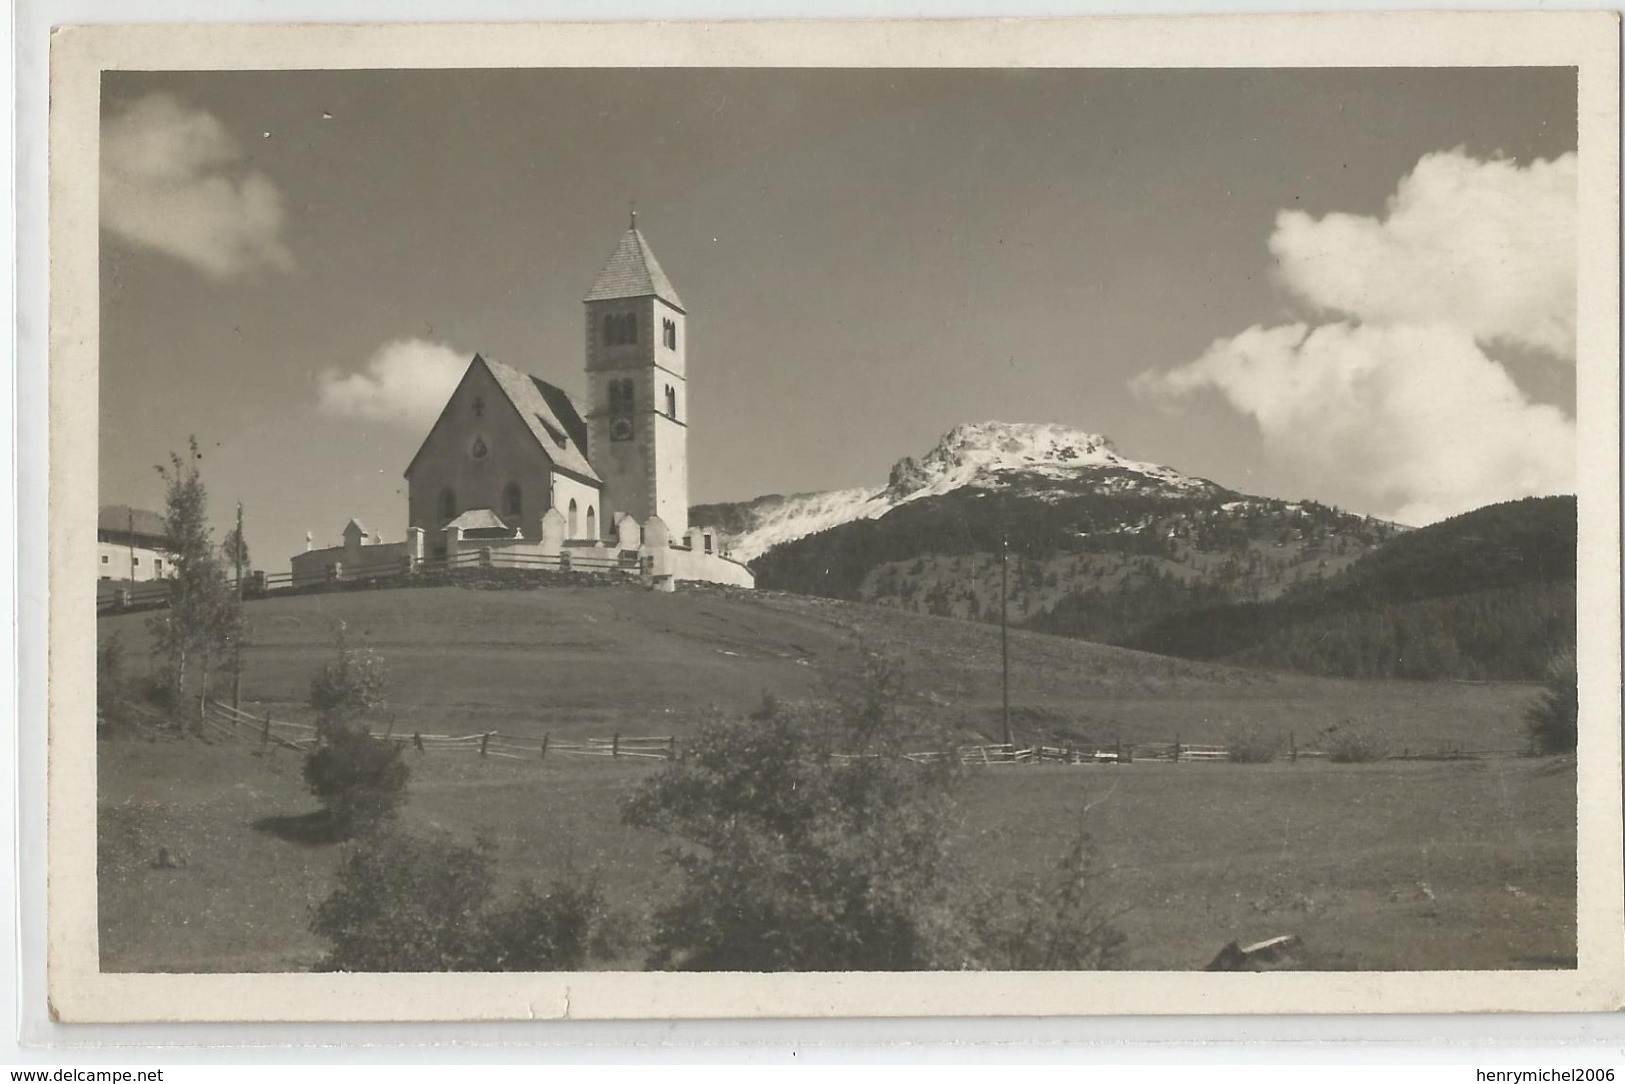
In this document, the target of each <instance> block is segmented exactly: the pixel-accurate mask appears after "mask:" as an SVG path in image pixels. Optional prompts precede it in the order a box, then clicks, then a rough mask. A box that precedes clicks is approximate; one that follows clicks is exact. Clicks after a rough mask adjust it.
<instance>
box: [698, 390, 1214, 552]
mask: <svg viewBox="0 0 1625 1084" xmlns="http://www.w3.org/2000/svg"><path fill="white" fill-rule="evenodd" d="M1080 481H1082V482H1087V483H1090V484H1092V485H1093V486H1094V488H1096V489H1097V490H1098V491H1100V492H1111V491H1114V490H1115V491H1122V490H1125V489H1137V490H1139V491H1142V492H1161V493H1164V494H1167V495H1179V494H1195V493H1200V494H1204V495H1211V494H1217V493H1228V492H1230V491H1229V490H1225V489H1224V488H1223V487H1221V486H1218V485H1217V484H1215V483H1213V482H1210V481H1208V480H1207V479H1205V478H1196V477H1193V476H1190V475H1186V474H1182V473H1180V472H1179V471H1176V470H1173V469H1171V468H1169V467H1164V466H1161V465H1159V464H1156V463H1148V462H1142V461H1139V460H1133V459H1129V458H1127V457H1125V456H1123V455H1121V454H1120V453H1119V452H1118V451H1117V449H1116V446H1115V445H1114V444H1113V443H1112V441H1111V440H1110V439H1109V438H1107V437H1104V436H1101V435H1100V434H1098V433H1092V432H1088V431H1086V430H1083V429H1079V428H1077V427H1074V426H1069V425H1062V424H1059V423H1051V422H1001V421H983V422H963V423H961V424H959V425H956V426H954V427H953V428H951V429H949V430H948V431H947V432H946V433H945V434H943V436H942V438H941V439H940V440H938V442H937V444H936V445H935V446H934V447H933V448H932V449H931V450H930V451H929V452H927V453H926V454H925V455H923V456H921V457H919V458H915V457H914V456H904V457H903V458H901V459H899V460H897V462H895V463H893V464H892V467H891V470H890V472H889V473H888V476H887V481H886V484H885V485H883V486H858V487H852V488H847V489H834V490H817V491H813V492H808V493H793V494H789V495H782V494H766V495H763V496H760V497H756V498H754V499H752V500H750V501H741V502H732V503H722V504H708V505H696V506H695V507H694V509H693V511H692V512H691V514H690V519H691V520H692V521H694V522H706V523H711V524H714V525H715V526H718V527H720V528H722V529H723V530H724V531H726V532H727V533H728V534H729V535H730V539H729V546H730V552H731V554H732V555H733V556H734V557H735V558H737V559H738V560H741V561H745V562H747V563H748V562H750V561H753V560H755V559H756V558H757V557H760V556H762V555H763V554H764V553H766V552H768V551H769V550H771V549H773V548H774V547H775V546H780V545H784V544H786V543H790V542H795V541H797V540H799V539H802V538H806V537H808V536H809V535H814V534H818V533H820V532H822V531H827V530H831V529H833V528H836V527H839V526H841V525H843V524H846V523H851V522H855V521H857V520H865V519H880V518H881V517H883V516H885V515H887V514H888V513H890V512H892V511H894V510H895V509H897V508H899V507H901V506H903V505H906V504H910V503H912V502H915V501H918V500H923V499H928V498H931V497H939V496H944V495H946V494H949V493H952V492H954V491H956V490H960V489H965V488H967V487H976V488H980V489H985V490H988V491H998V490H1000V489H1006V488H1010V487H1011V486H1014V485H1016V484H1024V485H1025V488H1026V490H1027V492H1026V493H1024V494H1023V496H1026V497H1029V498H1034V499H1039V500H1050V501H1055V500H1061V499H1065V498H1066V497H1069V496H1074V495H1076V492H1077V488H1078V485H1079V483H1080ZM1046 483H1048V486H1047V488H1046Z"/></svg>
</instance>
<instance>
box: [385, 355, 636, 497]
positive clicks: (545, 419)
mask: <svg viewBox="0 0 1625 1084" xmlns="http://www.w3.org/2000/svg"><path fill="white" fill-rule="evenodd" d="M476 365H483V366H484V367H485V371H486V372H488V373H490V374H491V380H492V381H493V382H494V383H495V384H496V386H497V388H498V389H500V390H501V392H502V394H503V396H504V397H505V398H506V399H507V400H508V403H509V405H511V406H512V407H513V408H514V410H516V411H518V412H519V418H520V420H521V421H523V422H524V423H525V428H526V429H528V430H530V435H531V436H532V437H534V438H535V440H536V443H537V445H538V446H539V447H540V448H541V449H542V452H543V453H544V454H545V455H546V456H547V458H548V459H549V460H550V461H551V462H552V464H553V466H554V467H555V468H556V469H558V470H560V471H563V472H564V473H565V474H568V475H571V476H572V477H575V478H579V479H580V480H581V481H583V482H586V483H587V484H589V485H596V486H602V485H603V484H604V480H603V479H602V478H600V477H598V472H597V471H595V470H593V469H592V464H591V463H589V462H587V426H586V423H584V422H583V421H582V420H581V412H580V411H579V410H577V409H576V406H575V403H574V401H572V400H571V398H570V396H569V395H567V394H566V393H565V392H564V391H563V389H560V388H555V387H554V386H553V385H551V384H549V383H547V382H546V381H545V380H538V379H536V378H535V377H534V376H531V375H530V374H529V373H523V372H520V371H519V370H518V369H515V368H514V367H513V366H511V365H504V364H502V363H501V362H500V361H492V360H490V359H489V358H485V357H481V356H480V355H479V354H475V355H474V360H473V361H471V362H469V364H468V369H467V370H466V371H465V372H464V373H463V379H462V380H460V381H458V383H457V387H458V389H459V390H461V389H462V387H463V385H464V384H466V383H467V382H468V379H469V375H470V374H471V373H472V372H473V371H474V367H475V366H476ZM456 398H457V393H456V392H455V391H454V392H453V393H452V395H451V398H449V399H447V401H446V407H445V409H444V410H442V411H441V412H440V418H439V419H438V420H437V421H436V422H435V423H434V425H433V426H431V427H430V428H429V433H428V435H427V436H425V437H424V438H423V443H422V444H421V445H419V447H418V450H417V454H416V455H414V456H412V462H410V463H408V464H407V466H406V476H407V477H408V478H410V477H411V476H412V471H413V469H414V468H416V467H417V465H418V459H419V458H421V457H422V455H423V453H424V450H425V449H427V448H428V447H429V443H430V442H431V441H432V440H433V438H434V434H435V431H436V430H437V429H439V428H440V426H441V424H442V423H443V422H445V421H446V418H447V417H448V415H449V413H450V411H451V404H452V402H453V401H455V400H456Z"/></svg>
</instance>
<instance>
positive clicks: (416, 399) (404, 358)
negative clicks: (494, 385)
mask: <svg viewBox="0 0 1625 1084" xmlns="http://www.w3.org/2000/svg"><path fill="white" fill-rule="evenodd" d="M470 357H472V355H469V354H464V353H461V352H459V351H457V350H454V349H453V348H451V347H449V346H447V345H445V344H444V343H434V342H426V341H425V340H423V339H396V340H394V341H393V342H387V343H385V344H384V345H383V346H380V347H379V348H378V349H377V350H376V351H374V352H373V355H372V357H370V358H368V359H367V362H366V364H365V365H364V366H363V367H362V370H361V371H360V372H355V373H348V374H346V373H341V372H339V371H337V370H334V369H329V370H328V371H326V372H324V373H322V374H321V375H319V376H318V377H317V378H316V396H317V398H316V406H317V409H318V410H320V411H321V412H322V413H324V414H328V415H332V416H334V417H339V418H360V419H363V420H365V421H374V422H385V423H390V424H399V425H405V426H413V427H417V428H423V429H427V427H428V426H430V425H432V424H434V421H435V419H436V418H438V417H439V416H440V411H441V409H442V408H444V407H445V405H446V400H447V399H448V398H450V397H451V393H452V389H454V388H455V387H456V386H457V381H458V380H460V379H461V378H462V375H463V371H464V370H465V369H467V368H468V362H469V359H470Z"/></svg>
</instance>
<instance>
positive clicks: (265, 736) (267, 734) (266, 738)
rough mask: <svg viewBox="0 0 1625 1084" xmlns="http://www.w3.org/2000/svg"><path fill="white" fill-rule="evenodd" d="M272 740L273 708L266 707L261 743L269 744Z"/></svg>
mask: <svg viewBox="0 0 1625 1084" xmlns="http://www.w3.org/2000/svg"><path fill="white" fill-rule="evenodd" d="M270 741H271V709H270V708H266V709H265V728H264V729H263V730H261V731H260V744H261V745H267V744H269V743H270Z"/></svg>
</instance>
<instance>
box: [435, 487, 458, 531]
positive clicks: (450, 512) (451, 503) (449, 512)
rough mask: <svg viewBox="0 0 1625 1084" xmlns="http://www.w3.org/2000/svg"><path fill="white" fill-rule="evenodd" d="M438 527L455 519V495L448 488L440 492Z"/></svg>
mask: <svg viewBox="0 0 1625 1084" xmlns="http://www.w3.org/2000/svg"><path fill="white" fill-rule="evenodd" d="M439 510H440V526H442V527H444V526H445V525H446V524H448V523H450V522H451V521H452V520H454V519H456V518H457V494H456V493H455V492H453V491H452V488H451V487H450V486H447V487H446V488H445V489H442V490H441V491H440V505H439Z"/></svg>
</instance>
